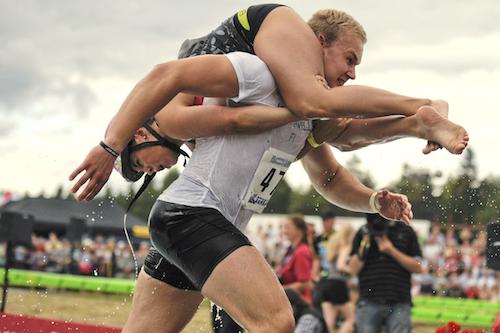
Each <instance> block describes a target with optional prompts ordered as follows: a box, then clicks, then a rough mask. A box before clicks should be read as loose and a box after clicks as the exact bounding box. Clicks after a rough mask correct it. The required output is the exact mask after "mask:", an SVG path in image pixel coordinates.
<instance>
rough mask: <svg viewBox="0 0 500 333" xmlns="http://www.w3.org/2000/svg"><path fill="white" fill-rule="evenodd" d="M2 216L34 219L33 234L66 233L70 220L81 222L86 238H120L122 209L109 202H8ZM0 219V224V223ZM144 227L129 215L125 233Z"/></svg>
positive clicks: (45, 200) (57, 200)
mask: <svg viewBox="0 0 500 333" xmlns="http://www.w3.org/2000/svg"><path fill="white" fill-rule="evenodd" d="M3 212H13V213H19V214H22V215H24V216H29V215H31V216H33V218H34V226H33V232H35V233H41V234H45V233H47V232H49V231H54V232H57V233H65V232H66V231H67V230H68V227H69V225H70V224H71V220H72V219H80V220H83V221H84V224H85V226H86V231H87V232H88V233H89V234H97V233H99V234H105V235H106V234H107V235H109V234H115V235H120V234H121V235H123V215H124V214H125V209H124V208H122V207H121V206H119V205H118V204H116V203H114V202H113V201H112V200H108V199H106V200H93V201H89V202H76V201H74V200H64V199H45V198H27V199H22V200H19V201H11V202H9V203H7V204H6V205H4V206H2V207H0V214H2V213H3ZM1 221H2V220H1V219H0V223H1ZM134 226H142V227H144V226H146V222H145V221H142V220H141V219H139V218H137V217H135V216H133V215H131V214H129V215H128V218H127V229H128V230H131V229H132V228H133V227H134Z"/></svg>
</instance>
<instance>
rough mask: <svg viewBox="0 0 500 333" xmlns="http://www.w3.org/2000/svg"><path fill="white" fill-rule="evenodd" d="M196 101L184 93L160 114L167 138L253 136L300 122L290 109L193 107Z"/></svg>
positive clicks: (158, 114) (160, 122) (159, 123)
mask: <svg viewBox="0 0 500 333" xmlns="http://www.w3.org/2000/svg"><path fill="white" fill-rule="evenodd" d="M193 99H194V96H193V95H189V94H184V93H181V94H179V95H177V96H176V97H175V98H174V99H173V100H172V101H171V102H170V103H168V104H167V105H166V106H165V107H164V108H163V109H162V110H161V111H160V112H158V113H157V115H156V121H157V122H158V125H159V126H160V128H161V129H162V131H163V132H164V133H165V134H166V135H168V136H169V137H171V138H175V139H179V140H188V139H194V138H199V137H207V136H214V135H226V134H253V133H260V132H263V131H266V130H269V129H272V128H276V127H279V126H282V125H285V124H287V123H289V122H292V121H295V120H297V118H296V117H295V116H294V115H293V114H292V113H291V112H290V111H288V110H287V109H286V108H275V107H270V106H264V105H252V106H241V107H227V106H220V105H196V106H193V105H192V104H193Z"/></svg>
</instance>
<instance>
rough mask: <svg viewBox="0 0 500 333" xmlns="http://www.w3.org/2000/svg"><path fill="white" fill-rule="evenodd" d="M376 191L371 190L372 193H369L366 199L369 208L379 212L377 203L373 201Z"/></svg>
mask: <svg viewBox="0 0 500 333" xmlns="http://www.w3.org/2000/svg"><path fill="white" fill-rule="evenodd" d="M377 193H378V192H376V191H375V192H373V193H372V195H370V200H369V201H368V202H369V204H370V208H371V209H372V211H373V212H374V213H380V209H379V208H378V207H377V204H376V203H375V198H376V197H377Z"/></svg>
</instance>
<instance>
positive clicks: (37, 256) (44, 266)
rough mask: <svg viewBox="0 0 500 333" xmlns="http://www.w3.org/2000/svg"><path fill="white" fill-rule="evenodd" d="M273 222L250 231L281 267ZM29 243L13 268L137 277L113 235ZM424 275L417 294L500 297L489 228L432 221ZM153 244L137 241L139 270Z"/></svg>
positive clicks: (416, 282)
mask: <svg viewBox="0 0 500 333" xmlns="http://www.w3.org/2000/svg"><path fill="white" fill-rule="evenodd" d="M280 230H281V229H280V228H275V227H274V226H272V225H268V226H266V227H264V226H260V227H258V228H257V230H256V232H254V233H253V234H251V235H249V237H250V239H251V240H252V242H253V243H254V244H255V246H256V247H257V248H258V249H259V250H260V251H261V252H262V253H263V255H264V257H265V258H266V260H267V261H268V262H269V264H270V265H271V267H273V268H275V269H278V266H279V264H280V263H281V262H282V259H283V257H284V255H285V254H286V251H287V248H288V246H289V242H288V241H287V239H286V237H284V236H283V234H282V232H280ZM32 239H33V244H32V246H31V247H27V246H15V247H14V249H13V262H12V265H11V266H12V267H14V268H20V269H28V270H35V271H45V272H53V273H68V274H78V275H94V276H104V277H121V278H133V277H134V275H135V262H134V259H133V255H132V252H131V250H130V248H129V246H128V244H127V242H126V241H125V240H117V239H115V238H114V237H108V238H105V237H103V236H96V237H93V238H88V237H84V238H83V239H82V241H81V242H73V243H72V242H70V241H68V240H67V239H65V238H63V237H58V236H57V235H56V234H54V233H51V234H50V235H49V237H48V238H47V237H40V236H33V238H32ZM420 242H421V248H422V254H423V258H422V268H423V273H422V274H413V287H412V293H413V295H440V296H451V297H463V298H477V299H485V300H492V301H500V283H499V280H500V279H499V277H498V274H497V272H496V271H494V270H491V269H488V268H487V267H486V259H485V251H486V232H485V231H479V232H473V229H472V228H471V227H470V226H464V227H447V228H446V227H444V226H442V225H439V224H434V225H433V226H432V227H431V229H430V231H429V234H428V236H427V237H426V238H425V239H421V240H420ZM148 250H149V242H147V241H143V242H140V243H136V245H135V249H134V252H135V255H136V258H137V265H138V267H139V268H140V267H141V266H142V264H143V262H144V258H145V257H146V255H147V252H148ZM4 264H5V244H1V243H0V266H2V265H4Z"/></svg>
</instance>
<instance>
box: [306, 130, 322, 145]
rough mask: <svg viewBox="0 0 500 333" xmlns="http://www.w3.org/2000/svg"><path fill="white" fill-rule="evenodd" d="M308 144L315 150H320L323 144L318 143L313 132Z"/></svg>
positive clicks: (308, 138)
mask: <svg viewBox="0 0 500 333" xmlns="http://www.w3.org/2000/svg"><path fill="white" fill-rule="evenodd" d="M307 142H308V143H309V145H311V147H313V148H318V147H319V146H321V143H318V142H316V139H315V138H314V135H313V134H312V132H309V135H308V136H307Z"/></svg>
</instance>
